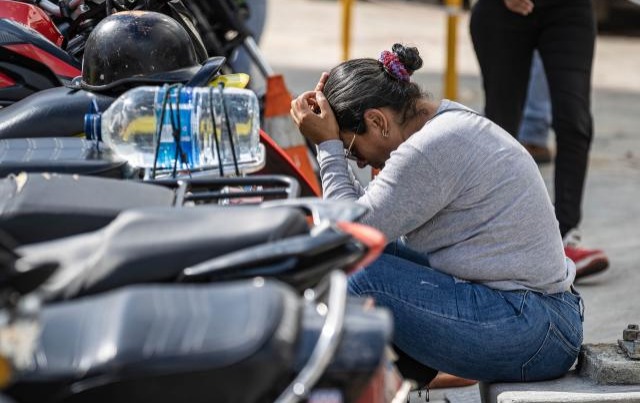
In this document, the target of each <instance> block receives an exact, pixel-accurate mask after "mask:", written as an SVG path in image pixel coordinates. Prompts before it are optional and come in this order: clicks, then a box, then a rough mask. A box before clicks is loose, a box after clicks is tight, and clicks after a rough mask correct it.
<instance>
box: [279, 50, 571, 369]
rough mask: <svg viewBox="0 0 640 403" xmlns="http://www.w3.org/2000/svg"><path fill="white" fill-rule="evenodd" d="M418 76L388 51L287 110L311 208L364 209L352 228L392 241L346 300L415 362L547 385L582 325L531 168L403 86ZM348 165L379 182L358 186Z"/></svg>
mask: <svg viewBox="0 0 640 403" xmlns="http://www.w3.org/2000/svg"><path fill="white" fill-rule="evenodd" d="M421 65H422V59H421V58H420V56H419V53H418V51H417V49H416V48H409V47H404V46H402V45H399V44H395V45H394V46H393V48H392V51H391V52H390V51H384V52H382V54H381V56H380V58H379V59H378V60H376V59H355V60H350V61H347V62H344V63H342V64H340V65H338V66H337V67H335V68H334V69H332V70H331V72H330V73H329V74H327V73H324V74H323V75H322V77H321V79H320V82H319V83H318V86H317V87H316V90H315V91H309V92H305V93H304V94H302V95H300V96H299V97H298V98H296V99H295V100H294V101H293V102H292V107H291V115H292V116H293V119H294V120H295V122H296V124H297V125H298V127H299V129H300V131H301V132H302V134H303V135H304V136H306V137H307V138H308V139H310V140H311V141H313V142H314V143H315V144H317V147H318V161H319V163H320V174H321V178H322V187H323V191H324V197H325V198H327V199H336V200H338V199H339V200H353V201H357V202H358V203H360V204H362V205H364V206H366V207H367V208H368V213H367V215H366V216H365V217H364V219H363V222H364V223H365V224H368V225H371V226H373V227H375V228H377V229H379V230H381V231H382V232H383V233H384V234H385V235H386V236H387V239H389V240H390V241H391V243H390V244H389V245H388V246H387V249H386V250H385V253H384V254H383V255H382V256H381V257H380V258H379V259H378V260H376V261H375V262H374V263H372V264H371V265H369V266H368V267H366V268H365V269H364V270H361V271H360V272H357V273H356V274H355V275H353V276H352V277H351V278H350V282H349V289H350V292H351V293H352V294H355V295H361V296H371V297H373V298H374V299H375V301H376V303H377V304H378V305H382V306H385V307H387V308H389V309H390V310H391V312H392V313H393V317H394V320H395V334H394V343H395V345H396V346H397V348H399V349H400V350H402V351H403V352H404V353H406V354H408V355H409V356H410V357H412V358H414V359H416V360H417V361H419V362H420V363H422V364H424V365H427V366H429V367H432V368H435V369H437V370H439V371H444V372H448V373H450V374H454V375H457V376H461V377H465V378H469V379H477V380H483V381H537V380H543V379H550V378H555V377H559V376H561V375H563V374H564V373H565V372H566V371H567V370H568V369H569V368H570V367H571V366H572V364H573V362H574V361H575V359H576V358H577V356H578V350H579V348H580V345H581V343H582V319H583V317H582V309H581V299H580V296H579V295H578V294H577V292H575V291H574V290H573V288H572V286H571V285H572V282H573V279H574V276H575V266H574V265H573V263H572V262H571V261H570V260H568V259H566V257H565V255H564V252H563V245H562V239H561V237H560V231H559V229H558V222H557V220H556V218H555V214H554V210H553V206H552V204H551V201H550V199H549V196H548V194H547V190H546V188H545V185H544V182H543V180H542V177H541V176H540V173H539V171H538V167H537V166H536V164H535V162H534V161H533V159H532V158H531V156H530V155H529V154H528V153H527V152H526V150H525V149H524V148H523V147H522V146H521V145H520V144H519V143H518V142H517V141H516V140H514V138H513V137H512V136H511V135H509V134H508V133H507V132H505V131H504V130H502V129H501V128H500V127H499V126H497V125H495V124H494V123H492V122H491V121H489V120H488V119H486V118H484V117H482V116H480V115H479V114H477V113H476V112H474V111H472V110H471V109H469V108H467V107H465V106H463V105H461V104H458V103H456V102H453V101H450V100H446V99H444V100H441V101H434V100H431V99H430V98H429V97H428V96H427V95H425V94H424V93H423V91H422V90H421V89H420V88H419V86H418V85H416V84H415V83H412V82H411V80H410V76H411V74H412V73H413V71H415V70H417V69H418V68H420V67H421ZM347 159H353V160H356V161H357V163H358V165H359V166H365V165H367V164H368V165H371V166H372V167H374V168H378V169H380V170H381V171H380V173H379V174H378V175H377V177H376V178H375V179H374V180H373V181H372V182H371V183H370V184H369V186H368V187H367V188H366V189H365V188H363V187H362V186H360V184H359V183H358V181H357V180H356V179H355V176H354V175H353V173H352V172H351V170H350V168H349V165H348V163H347Z"/></svg>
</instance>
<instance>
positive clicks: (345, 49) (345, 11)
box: [342, 0, 353, 60]
mask: <svg viewBox="0 0 640 403" xmlns="http://www.w3.org/2000/svg"><path fill="white" fill-rule="evenodd" d="M352 6H353V0H342V60H347V59H349V51H350V47H351V9H352Z"/></svg>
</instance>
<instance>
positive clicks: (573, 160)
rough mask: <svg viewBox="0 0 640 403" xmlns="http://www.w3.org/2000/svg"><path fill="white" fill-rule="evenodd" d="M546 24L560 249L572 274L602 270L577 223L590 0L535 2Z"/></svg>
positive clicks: (587, 105)
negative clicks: (570, 264) (570, 263)
mask: <svg viewBox="0 0 640 403" xmlns="http://www.w3.org/2000/svg"><path fill="white" fill-rule="evenodd" d="M538 11H539V13H540V17H541V19H542V25H543V26H544V27H545V28H544V29H543V30H542V32H541V34H540V39H539V47H538V50H539V52H540V56H541V58H542V61H543V64H544V69H545V72H546V75H547V80H548V82H549V91H550V96H551V106H552V115H553V119H552V121H553V128H554V131H555V133H556V145H557V147H556V148H557V151H556V160H555V162H556V163H555V181H554V187H555V192H554V193H555V209H556V217H557V219H558V222H559V223H560V232H561V234H562V236H563V238H564V239H565V253H566V254H567V256H568V257H569V258H571V259H572V260H573V261H574V262H575V263H576V269H577V270H576V278H581V277H584V276H586V275H590V274H594V273H597V272H600V271H602V270H604V269H606V268H607V267H608V266H609V261H608V259H607V257H606V255H605V254H604V252H602V251H601V250H597V249H586V248H583V247H581V246H580V245H579V240H580V238H579V232H578V225H579V224H580V220H581V214H582V199H583V194H584V185H585V180H586V174H587V166H588V160H589V151H590V147H591V140H592V137H593V121H592V116H591V69H592V64H593V53H594V46H595V36H596V28H595V21H594V15H593V10H592V3H591V0H575V1H571V2H549V3H543V5H540V6H538Z"/></svg>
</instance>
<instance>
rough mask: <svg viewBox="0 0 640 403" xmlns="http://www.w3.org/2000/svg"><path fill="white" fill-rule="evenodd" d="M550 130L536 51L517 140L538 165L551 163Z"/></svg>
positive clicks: (544, 79)
mask: <svg viewBox="0 0 640 403" xmlns="http://www.w3.org/2000/svg"><path fill="white" fill-rule="evenodd" d="M550 130H551V99H550V97H549V86H548V84H547V77H546V76H545V73H544V66H543V65H542V60H540V54H539V53H538V51H537V50H536V51H535V53H534V55H533V62H532V63H531V76H530V77H529V88H528V89H527V100H526V103H525V105H524V114H523V116H522V122H521V123H520V130H519V131H518V140H520V143H522V145H523V146H524V148H526V149H527V151H529V154H531V156H532V157H533V159H534V160H535V161H536V162H537V163H539V164H545V163H548V162H551V159H552V155H551V149H550V148H549V131H550Z"/></svg>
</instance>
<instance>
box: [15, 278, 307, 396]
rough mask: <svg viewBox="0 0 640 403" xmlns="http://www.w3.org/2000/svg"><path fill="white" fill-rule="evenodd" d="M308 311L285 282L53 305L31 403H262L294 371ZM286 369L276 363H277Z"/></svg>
mask: <svg viewBox="0 0 640 403" xmlns="http://www.w3.org/2000/svg"><path fill="white" fill-rule="evenodd" d="M300 308H301V306H300V303H299V299H298V297H297V296H296V295H295V293H294V291H293V290H291V289H290V288H289V287H287V286H286V285H284V284H282V283H279V282H276V281H266V282H264V283H263V284H256V283H254V282H252V281H243V282H234V283H226V284H225V285H207V286H194V285H189V286H188V285H155V286H136V287H127V288H124V289H120V290H117V291H113V292H110V293H107V294H103V295H101V296H94V297H88V298H83V299H80V300H77V301H70V302H65V303H60V304H53V305H50V306H46V307H45V308H44V309H43V311H42V312H41V315H40V319H41V326H42V331H41V335H40V337H39V340H38V343H37V347H36V349H35V351H34V353H33V368H31V369H29V370H27V371H26V372H23V373H22V374H21V375H20V376H19V377H18V378H17V379H16V381H15V382H14V385H13V386H12V388H11V389H10V390H9V391H8V394H9V395H10V396H12V397H14V398H15V399H16V400H18V401H20V402H23V403H28V402H43V401H47V402H57V401H74V402H85V401H86V402H117V401H122V402H155V403H161V402H171V403H173V402H211V401H219V402H241V403H242V402H247V403H249V402H258V401H269V399H270V398H271V399H272V398H273V397H274V393H275V394H276V396H277V393H278V392H279V391H281V390H282V389H284V387H286V385H287V383H288V381H289V379H290V376H291V374H292V373H293V362H294V355H295V341H296V339H297V335H298V327H299V316H300ZM276 363H277V364H276Z"/></svg>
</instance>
